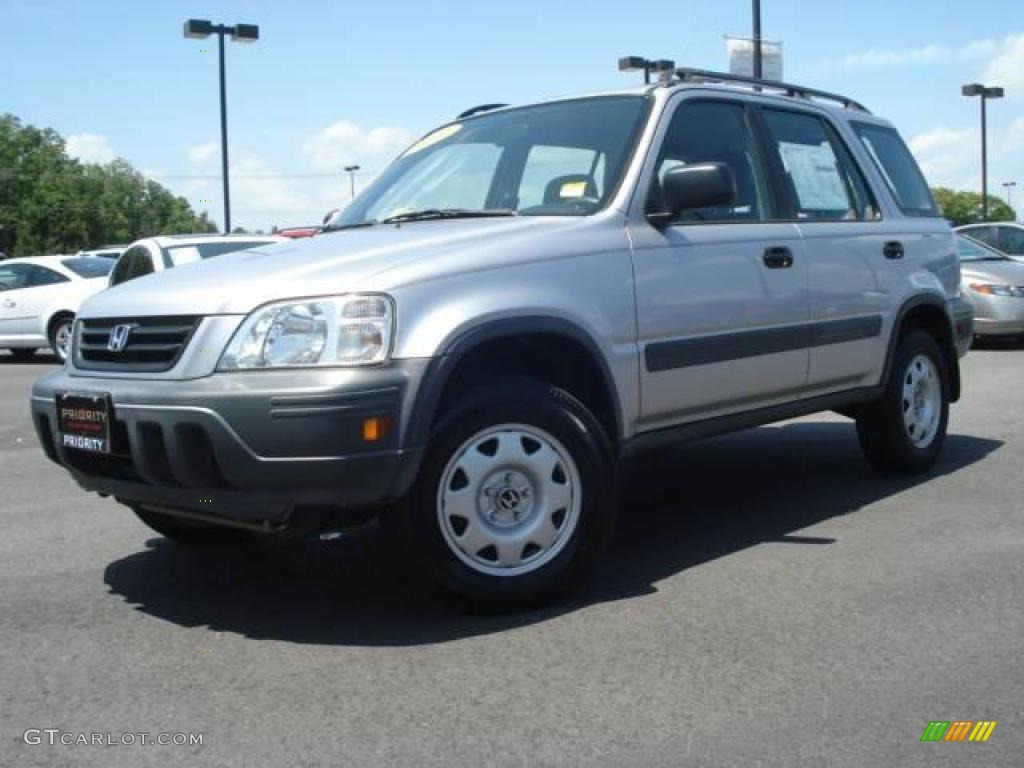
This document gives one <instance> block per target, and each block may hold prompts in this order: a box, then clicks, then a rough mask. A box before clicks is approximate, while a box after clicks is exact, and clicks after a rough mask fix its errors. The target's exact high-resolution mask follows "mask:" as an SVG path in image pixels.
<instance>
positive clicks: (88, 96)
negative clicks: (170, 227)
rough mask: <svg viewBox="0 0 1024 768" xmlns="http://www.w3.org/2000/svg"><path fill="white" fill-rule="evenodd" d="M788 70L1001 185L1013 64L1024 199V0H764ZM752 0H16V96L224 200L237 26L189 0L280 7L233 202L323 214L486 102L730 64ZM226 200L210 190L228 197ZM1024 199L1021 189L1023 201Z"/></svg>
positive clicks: (78, 145)
mask: <svg viewBox="0 0 1024 768" xmlns="http://www.w3.org/2000/svg"><path fill="white" fill-rule="evenodd" d="M762 6H763V26H764V35H765V37H766V38H770V39H775V40H781V41H783V43H784V47H785V76H786V79H787V80H791V81H794V82H799V83H805V84H807V85H810V86H817V87H820V88H824V89H827V90H834V91H840V92H844V93H848V94H849V95H850V96H852V97H854V98H856V99H858V100H860V101H862V102H864V103H866V104H867V105H868V106H869V107H870V108H871V109H872V110H873V111H875V112H877V113H879V114H882V115H883V116H885V117H887V118H889V119H891V120H893V121H894V122H895V123H896V125H897V127H898V128H899V129H900V130H901V131H902V133H903V134H904V136H905V137H906V138H907V139H908V141H910V142H911V145H912V148H913V149H914V151H915V153H916V154H917V155H918V158H919V160H920V161H921V162H922V165H923V166H924V169H925V172H926V174H927V175H928V176H929V178H930V181H932V183H935V184H940V183H941V184H945V185H950V186H954V187H958V188H974V187H977V186H979V185H980V181H979V178H980V171H979V169H978V153H979V150H978V114H977V112H978V105H977V100H968V99H965V98H963V97H961V96H960V95H959V87H960V85H961V83H965V82H971V81H974V80H979V79H984V80H986V81H987V82H988V83H989V84H993V85H1003V86H1004V87H1006V89H1007V98H1006V99H1005V100H1003V101H1001V102H993V103H992V104H991V105H990V112H989V114H990V141H991V146H992V151H991V157H990V179H991V187H992V188H994V190H995V191H998V192H1000V193H1002V191H1003V190H1002V188H1001V187H1000V186H999V183H1000V182H1001V181H1004V180H1011V179H1012V180H1016V181H1018V183H1019V185H1020V186H1019V187H1018V188H1017V195H1018V198H1019V201H1020V202H1021V203H1024V15H1022V14H1021V4H1020V2H1019V0H975V1H974V2H972V3H970V4H966V3H961V2H951V1H950V0H946V1H944V2H943V1H941V0H940V1H938V2H937V1H936V0H929V2H923V0H896V1H895V2H894V1H893V0H888V1H887V2H880V1H879V0H856V1H855V2H853V1H850V0H847V1H845V2H844V0H838V1H837V2H831V3H810V2H807V1H806V0H788V1H783V0H762ZM749 13H750V4H749V2H747V0H731V1H728V2H726V1H723V0H719V2H716V3H708V2H706V1H705V0H676V1H675V2H672V3H663V4H659V3H644V4H630V3H623V2H621V0H619V1H618V2H610V1H607V0H547V2H543V1H541V0H518V1H517V2H514V3H500V4H499V3H493V2H483V1H481V0H477V2H466V1H465V0H433V1H432V2H410V1H409V0H391V2H377V3H368V2H360V3H339V2H326V0H321V1H319V2H307V1H306V0H292V2H288V3H284V2H254V1H253V0H249V1H248V2H228V1H224V2H221V1H218V0H204V1H203V2H201V3H197V2H181V1H180V0H179V1H176V2H171V1H169V0H146V1H145V2H143V1H141V0H134V1H132V2H120V1H117V0H90V2H80V1H77V2H76V1H74V0H38V1H36V0H3V2H2V4H0V28H2V29H4V30H5V35H4V37H5V40H4V46H3V47H4V62H5V63H4V70H5V75H4V84H3V87H2V89H0V111H3V112H11V113H13V114H15V115H17V116H18V117H20V118H21V119H22V120H23V121H25V122H28V123H32V124H35V125H39V126H49V127H52V128H54V129H56V130H57V131H59V132H60V133H61V134H62V135H64V136H65V138H67V139H68V146H69V151H71V152H73V153H74V154H76V155H77V156H79V157H81V158H82V159H83V160H95V161H104V160H107V159H109V158H111V157H114V156H118V157H123V158H125V159H126V160H128V161H129V162H131V163H132V164H133V165H134V166H135V167H136V168H138V169H140V170H142V171H144V172H145V173H147V174H149V175H151V176H152V177H153V178H155V179H157V180H158V181H160V182H161V183H163V184H165V185H166V186H168V187H170V188H171V189H172V190H174V191H175V192H176V193H178V194H183V195H185V196H186V197H188V198H189V200H190V201H191V202H192V203H193V205H194V206H195V207H196V208H197V209H199V210H203V209H205V210H208V211H209V212H210V214H211V216H212V217H213V218H214V219H215V220H217V221H219V220H220V218H221V198H220V193H219V189H220V186H219V181H218V178H217V174H218V173H219V162H220V161H219V149H218V146H219V145H218V143H217V142H219V122H218V121H219V117H218V111H217V109H218V106H217V105H218V102H217V99H218V95H217V72H216V65H217V60H216V48H215V45H216V43H215V41H214V40H213V39H212V38H211V39H209V40H207V41H196V40H186V39H184V38H183V37H182V34H181V25H182V22H183V21H184V19H186V18H188V17H197V18H211V19H213V20H214V21H220V22H224V23H228V24H230V23H235V22H243V23H244V22H253V23H258V24H259V25H260V33H261V40H260V41H259V42H258V43H256V44H254V45H238V44H229V46H228V99H229V129H230V139H231V153H232V157H231V160H232V175H233V182H232V203H233V205H232V211H233V215H232V218H233V223H234V224H235V225H243V226H247V227H261V228H267V227H269V226H271V225H273V224H278V225H280V226H288V225H297V224H303V223H308V222H311V221H316V220H318V219H319V218H320V216H321V215H322V213H323V212H324V211H326V210H327V209H329V208H331V207H334V206H335V205H338V204H343V203H344V202H345V201H346V200H347V198H348V181H347V179H345V178H343V177H342V175H341V173H340V167H341V166H342V165H344V164H347V163H359V164H360V165H361V166H362V167H363V169H365V171H366V172H367V173H366V174H365V175H363V176H362V177H360V179H359V182H360V184H365V183H366V181H367V180H368V178H369V176H370V174H371V173H372V172H374V171H377V170H379V169H380V168H381V167H383V166H384V165H385V164H386V163H387V161H388V160H389V158H390V157H392V156H393V155H394V154H396V153H397V152H398V151H399V150H400V149H401V148H402V147H403V146H404V145H405V144H406V143H407V142H408V141H409V140H410V139H411V138H413V137H415V136H416V135H419V134H421V133H423V132H425V131H427V130H429V129H430V128H432V127H433V126H435V125H437V124H439V123H442V122H445V121H447V120H450V119H451V118H452V117H453V116H454V115H455V114H457V113H458V112H460V111H462V110H463V109H465V108H466V107H468V106H472V105H475V104H479V103H484V102H493V101H500V102H509V103H517V102H527V101H535V100H538V99H543V98H546V97H550V96H558V95H566V94H573V93H584V92H591V91H599V90H607V89H613V88H616V87H619V86H623V85H629V84H632V83H635V82H637V81H638V78H637V76H636V75H628V74H620V73H619V72H617V71H616V68H615V62H616V59H617V58H618V57H619V56H620V55H625V54H638V55H649V56H652V57H666V58H673V59H675V60H676V62H677V63H679V64H686V65H690V66H699V67H704V68H709V69H725V68H726V67H727V66H728V61H727V55H726V51H725V44H724V41H723V35H726V34H745V33H747V31H748V30H749V26H750V17H749ZM207 201H210V202H207ZM1015 202H1016V201H1015Z"/></svg>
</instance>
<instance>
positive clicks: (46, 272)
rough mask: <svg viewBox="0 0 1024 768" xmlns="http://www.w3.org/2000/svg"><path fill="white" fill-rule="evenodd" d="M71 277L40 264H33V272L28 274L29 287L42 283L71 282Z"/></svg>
mask: <svg viewBox="0 0 1024 768" xmlns="http://www.w3.org/2000/svg"><path fill="white" fill-rule="evenodd" d="M69 282H71V279H70V278H69V277H67V276H65V275H62V274H61V273H60V272H57V271H55V270H52V269H47V268H46V267H40V266H38V265H33V266H32V272H31V273H30V274H29V276H28V286H27V287H29V288H35V287H37V286H41V285H56V284H57V283H69Z"/></svg>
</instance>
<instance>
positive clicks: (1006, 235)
mask: <svg viewBox="0 0 1024 768" xmlns="http://www.w3.org/2000/svg"><path fill="white" fill-rule="evenodd" d="M995 229H996V230H998V234H997V235H996V248H998V249H999V250H1000V251H1002V252H1003V253H1012V254H1013V255H1014V256H1024V229H1017V228H1016V227H995Z"/></svg>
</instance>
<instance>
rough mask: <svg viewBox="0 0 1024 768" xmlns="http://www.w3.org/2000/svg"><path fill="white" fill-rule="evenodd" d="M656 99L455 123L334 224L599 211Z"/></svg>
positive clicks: (591, 102)
mask: <svg viewBox="0 0 1024 768" xmlns="http://www.w3.org/2000/svg"><path fill="white" fill-rule="evenodd" d="M646 105H647V99H646V98H645V97H642V96H608V97H598V98H590V99H577V100H573V101H563V102H556V103H552V104H542V105H538V106H534V107H522V108H520V109H510V110H505V111H501V112H495V113H493V114H486V113H485V114H481V115H478V116H476V117H472V118H469V119H467V120H465V121H463V122H457V123H452V124H450V125H447V126H445V127H443V128H440V129H438V130H436V131H434V132H433V133H430V134H428V135H427V136H425V137H424V138H422V139H420V140H419V141H418V142H416V143H415V144H413V145H412V146H411V147H409V149H407V150H406V151H405V152H404V153H403V154H402V155H400V156H399V157H398V159H397V160H395V162H393V163H392V164H391V165H390V166H389V167H388V168H387V169H386V170H385V171H384V172H383V173H382V174H381V175H380V176H379V177H378V178H377V180H376V181H375V182H374V183H373V184H371V185H370V186H369V187H368V188H367V189H366V191H365V192H363V194H361V195H360V196H359V197H358V198H357V199H356V200H355V201H354V202H353V203H352V204H351V205H349V206H348V207H347V208H345V209H344V210H342V211H341V212H340V213H338V214H337V215H336V216H335V217H334V218H333V219H332V220H331V222H330V224H329V225H328V227H327V228H328V229H331V228H337V227H346V226H359V225H367V224H374V223H378V222H381V221H384V220H386V219H389V218H391V217H394V216H403V215H409V214H415V213H417V212H423V211H435V212H437V211H440V212H449V213H451V212H461V213H467V212H468V213H474V212H475V213H478V214H485V213H487V212H495V211H500V212H502V213H515V214H519V215H524V216H539V215H562V216H585V215H588V214H591V213H594V212H595V211H597V210H599V209H600V208H601V207H603V206H604V205H605V204H606V203H607V202H608V200H609V197H610V196H611V194H612V192H613V191H614V190H615V189H616V188H617V186H618V183H619V180H620V179H621V177H622V173H623V171H624V169H625V166H626V162H627V160H628V159H629V157H630V155H631V154H632V151H633V147H634V144H635V140H636V136H637V135H638V133H639V130H640V127H641V124H642V122H643V118H644V115H645V113H646Z"/></svg>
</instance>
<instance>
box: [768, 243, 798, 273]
mask: <svg viewBox="0 0 1024 768" xmlns="http://www.w3.org/2000/svg"><path fill="white" fill-rule="evenodd" d="M764 265H765V266H766V267H768V269H789V268H790V267H792V266H793V252H792V251H791V250H789V248H787V247H786V246H784V245H777V246H775V247H773V248H768V249H766V250H765V252H764Z"/></svg>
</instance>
